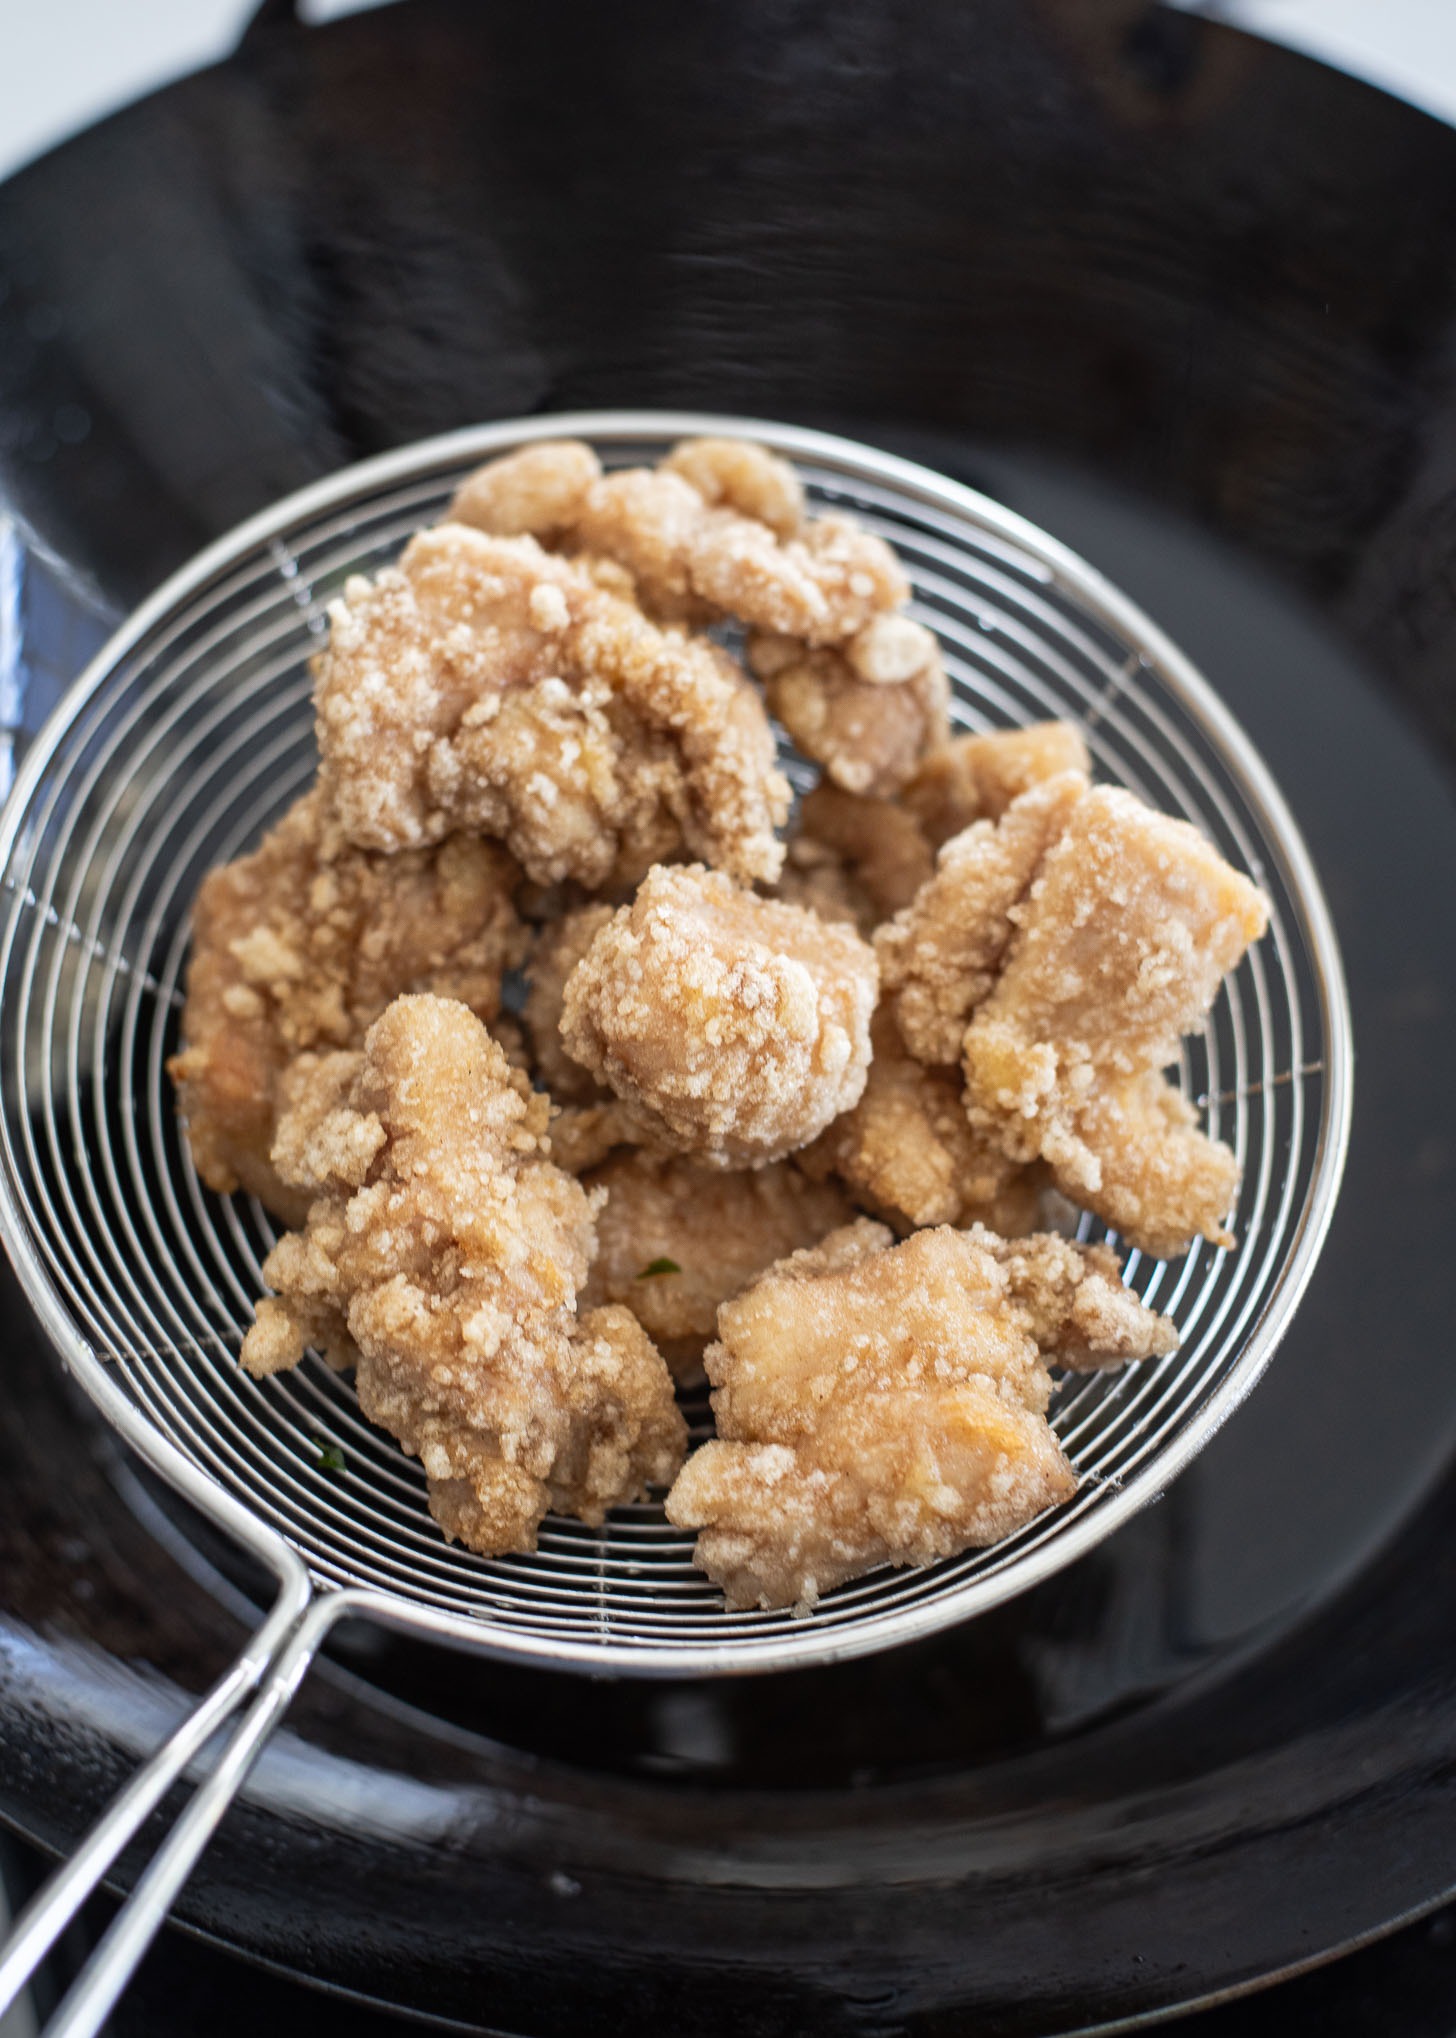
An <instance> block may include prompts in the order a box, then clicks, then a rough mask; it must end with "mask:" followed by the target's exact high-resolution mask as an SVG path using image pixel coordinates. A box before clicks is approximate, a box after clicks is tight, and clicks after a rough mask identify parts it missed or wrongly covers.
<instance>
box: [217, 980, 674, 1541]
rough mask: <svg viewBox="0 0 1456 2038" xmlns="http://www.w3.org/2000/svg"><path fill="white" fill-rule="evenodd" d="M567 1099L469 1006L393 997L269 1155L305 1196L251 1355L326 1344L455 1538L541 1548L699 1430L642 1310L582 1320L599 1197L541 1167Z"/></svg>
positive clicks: (310, 1090) (271, 1364) (633, 1486)
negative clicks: (543, 1089)
mask: <svg viewBox="0 0 1456 2038" xmlns="http://www.w3.org/2000/svg"><path fill="white" fill-rule="evenodd" d="M549 1110H550V1105H549V1102H548V1100H547V1099H546V1097H545V1096H544V1095H541V1094H539V1093H536V1092H533V1091H532V1090H531V1089H530V1086H529V1084H528V1083H527V1081H526V1079H525V1077H524V1076H522V1075H521V1074H520V1073H519V1071H516V1070H513V1069H511V1068H510V1066H509V1065H508V1063H507V1062H506V1059H505V1056H504V1054H503V1053H502V1052H501V1050H500V1048H499V1047H498V1046H497V1045H496V1043H495V1042H494V1041H493V1040H492V1039H491V1037H490V1034H489V1033H488V1032H487V1030H486V1028H485V1027H484V1026H483V1025H482V1024H481V1022H480V1020H478V1019H477V1018H476V1017H475V1015H474V1014H473V1013H472V1012H470V1011H469V1010H467V1008H466V1007H465V1006H463V1005H460V1004H457V1003H454V1002H453V1001H451V1000H448V999H443V998H434V997H429V996H419V997H405V998H398V999H396V1000H395V1002H394V1003H393V1004H392V1005H390V1006H389V1008H388V1010H387V1011H386V1012H385V1013H384V1014H383V1015H382V1017H381V1018H379V1019H377V1020H376V1021H375V1023H374V1025H373V1026H372V1027H371V1028H370V1029H369V1032H368V1033H367V1035H366V1036H365V1041H364V1046H363V1048H362V1049H361V1050H356V1051H350V1052H341V1053H336V1054H330V1055H320V1056H312V1055H307V1056H303V1057H301V1058H300V1059H299V1060H298V1061H297V1062H295V1063H294V1065H293V1068H292V1069H291V1070H290V1072H289V1075H288V1078H287V1081H286V1084H285V1100H284V1110H283V1114H282V1117H281V1119H280V1123H279V1128H278V1138H277V1142H276V1144H275V1147H274V1160H275V1164H276V1166H277V1167H278V1170H279V1172H280V1174H281V1175H282V1176H283V1178H284V1180H285V1181H286V1182H288V1183H289V1184H290V1185H291V1186H292V1187H294V1188H296V1189H298V1190H300V1191H303V1192H305V1193H306V1194H307V1196H308V1198H309V1212H308V1217H307V1221H306V1223H305V1225H304V1226H303V1228H302V1229H301V1230H300V1231H297V1232H289V1233H286V1234H285V1235H284V1237H283V1238H281V1239H280V1240H279V1242H278V1244H277V1245H276V1246H275V1247H274V1249H273V1251H272V1252H271V1253H270V1254H269V1256H268V1259H267V1261H266V1263H265V1265H264V1268H263V1273H264V1277H265V1279H266V1280H267V1281H268V1282H269V1284H270V1285H271V1287H272V1288H273V1289H274V1291H275V1292H274V1294H273V1295H271V1296H268V1297H265V1298H264V1300H263V1301H261V1302H260V1303H259V1304H258V1309H257V1315H256V1319H255V1321H254V1324H253V1327H252V1329H251V1330H250V1331H249V1332H248V1335H247V1338H246V1339H245V1340H244V1344H243V1351H242V1363H243V1365H244V1367H245V1368H246V1370H247V1371H248V1372H250V1373H252V1374H254V1375H255V1376H261V1375H265V1374H269V1373H273V1372H277V1371H278V1370H280V1369H281V1368H285V1367H288V1366H292V1365H294V1364H296V1363H297V1361H298V1360H299V1358H300V1357H301V1356H302V1354H303V1351H304V1348H305V1346H306V1345H310V1344H312V1345H316V1346H318V1347H319V1348H320V1349H321V1350H322V1351H323V1353H324V1355H325V1357H326V1358H327V1359H328V1360H329V1362H330V1363H331V1364H333V1365H335V1366H348V1365H354V1366H356V1368H357V1387H358V1394H359V1405H360V1407H361V1408H362V1410H363V1412H364V1414H365V1415H366V1416H368V1417H369V1419H370V1420H371V1421H373V1422H377V1423H379V1424H380V1425H381V1426H382V1427H384V1428H386V1429H388V1430H390V1431H391V1432H392V1433H393V1434H394V1436H395V1437H396V1438H397V1439H398V1440H399V1442H400V1443H401V1444H402V1445H403V1446H404V1448H405V1449H406V1450H407V1451H408V1452H410V1453H411V1454H412V1455H414V1456H417V1457H419V1459H420V1460H421V1462H422V1464H423V1466H424V1469H425V1472H426V1475H427V1477H428V1479H429V1485H430V1505H431V1509H432V1511H433V1512H434V1514H435V1517H436V1519H437V1520H438V1521H439V1523H440V1525H441V1526H442V1528H443V1529H444V1530H445V1532H446V1534H447V1535H450V1536H455V1537H459V1538H460V1539H461V1540H462V1541H464V1542H466V1543H467V1544H468V1545H469V1546H470V1547H471V1548H472V1549H475V1550H479V1551H481V1552H482V1553H484V1554H487V1555H490V1554H497V1553H500V1552H502V1551H506V1550H528V1549H532V1548H534V1546H535V1538H536V1529H537V1525H538V1523H539V1522H540V1520H541V1517H542V1515H543V1514H544V1513H545V1512H546V1510H547V1509H548V1508H553V1509H555V1510H556V1511H557V1512H560V1513H565V1514H574V1515H577V1516H579V1517H580V1519H582V1520H583V1521H586V1522H591V1523H597V1522H600V1521H601V1519H602V1517H603V1515H604V1513H605V1511H606V1510H607V1508H609V1507H612V1506H615V1505H616V1504H618V1503H619V1502H622V1501H626V1500H630V1499H634V1498H636V1497H637V1496H639V1495H640V1494H641V1493H642V1492H643V1491H644V1489H645V1488H646V1486H647V1485H648V1484H649V1483H650V1482H653V1481H665V1480H668V1479H670V1478H671V1477H672V1476H673V1473H674V1472H675V1471H676V1469H677V1467H678V1465H679V1464H680V1462H681V1460H682V1454H683V1449H684V1445H685V1436H686V1431H685V1427H684V1424H683V1419H682V1416H681V1414H680V1413H679V1411H678V1409H677V1407H676V1404H675V1403H674V1400H673V1394H672V1381H671V1376H670V1375H669V1373H668V1371H667V1368H666V1366H665V1365H664V1363H663V1361H662V1358H661V1356H660V1354H659V1353H658V1352H657V1351H656V1350H655V1349H654V1347H653V1345H652V1342H651V1340H650V1339H649V1338H648V1337H647V1335H646V1333H645V1332H644V1331H643V1330H642V1328H641V1326H640V1324H638V1322H637V1321H636V1319H635V1318H634V1317H633V1316H632V1315H631V1314H630V1312H628V1311H627V1310H625V1309H621V1308H615V1307H611V1308H605V1309H597V1310H592V1311H589V1312H587V1313H586V1314H585V1315H582V1316H578V1314H577V1312H576V1307H575V1304H576V1297H577V1295H578V1293H579V1291H580V1289H581V1286H582V1284H583V1282H584V1281H585V1279H586V1273H587V1268H588V1265H589V1264H590V1261H591V1257H592V1254H593V1251H594V1250H595V1245H596V1235H595V1222H594V1220H595V1215H596V1211H597V1209H598V1208H599V1206H600V1204H601V1202H602V1200H603V1199H602V1197H601V1196H600V1195H593V1194H591V1193H589V1192H588V1191H587V1190H585V1189H583V1188H582V1187H581V1185H580V1184H579V1183H578V1182H576V1181H573V1180H572V1179H571V1178H570V1176H568V1175H566V1174H564V1173H563V1172H562V1171H561V1169H560V1168H558V1167H556V1166H555V1165H553V1163H552V1162H551V1161H549V1160H548V1159H546V1158H545V1148H546V1137H545V1134H546V1121H547V1117H548V1113H549Z"/></svg>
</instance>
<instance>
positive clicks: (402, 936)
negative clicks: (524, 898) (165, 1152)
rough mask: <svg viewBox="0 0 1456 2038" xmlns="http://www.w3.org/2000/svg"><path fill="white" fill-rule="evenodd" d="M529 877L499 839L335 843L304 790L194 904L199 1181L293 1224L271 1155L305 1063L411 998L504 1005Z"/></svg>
mask: <svg viewBox="0 0 1456 2038" xmlns="http://www.w3.org/2000/svg"><path fill="white" fill-rule="evenodd" d="M517 875H518V873H517V871H516V869H515V866H514V865H513V864H512V862H511V860H510V858H509V857H508V856H507V855H506V854H505V852H504V851H503V850H501V849H498V848H497V847H496V846H495V845H494V844H493V843H488V842H480V841H476V840H472V839H471V838H470V837H468V836H463V835H452V836H449V837H448V838H447V839H446V840H445V841H443V842H441V843H440V844H438V845H437V846H435V847H432V848H429V849H417V850H410V851H406V852H405V853H404V854H402V855H399V856H380V855H374V854H370V853H369V852H367V851H362V850H357V849H349V848H347V847H345V845H344V844H343V843H342V842H341V841H340V840H338V839H337V834H336V831H334V830H333V829H332V828H331V826H330V824H329V822H328V819H327V816H326V814H325V813H324V810H323V808H322V806H321V803H320V801H319V799H318V797H317V795H316V794H314V793H312V792H310V793H307V794H305V795H304V797H303V798H302V799H301V800H299V801H298V802H297V803H296V804H295V805H294V806H292V807H291V808H290V809H289V810H288V812H287V813H286V814H285V815H284V817H283V819H282V820H281V821H280V822H279V823H278V824H277V826H276V827H275V828H273V829H271V830H270V832H269V833H268V834H267V835H266V836H265V837H264V838H263V841H262V843H261V844H260V845H259V847H258V848H257V849H255V850H254V851H253V852H252V853H251V854H250V855H248V856H243V857H240V858H239V859H238V860H237V861H236V862H235V863H230V864H227V865H225V866H223V867H222V868H220V869H217V870H212V871H209V872H208V874H207V876H206V877H205V878H204V879H203V881H202V885H201V888H200V889H199V891H198V894H197V900H196V903H195V905H194V907H193V916H192V954H191V959H190V961H189V963H188V968H187V1003H186V1006H185V1008H184V1010H183V1014H182V1038H183V1041H184V1043H185V1045H184V1047H183V1049H182V1052H181V1053H180V1054H177V1055H174V1056H173V1058H172V1060H171V1061H170V1062H169V1063H168V1073H169V1074H170V1075H171V1077H172V1079H173V1081H174V1082H175V1083H176V1084H177V1086H178V1091H179V1098H178V1104H179V1109H180V1110H181V1113H182V1116H183V1118H184V1119H185V1121H186V1124H187V1135H188V1140H189V1142H190V1144H191V1148H192V1157H193V1160H194V1161H195V1163H196V1166H197V1172H198V1173H199V1174H200V1175H201V1177H202V1179H203V1181H204V1182H206V1183H207V1185H208V1187H209V1188H210V1189H215V1190H217V1191H218V1192H219V1193H220V1194H224V1195H225V1194H227V1193H228V1192H230V1191H231V1190H234V1189H238V1188H242V1189H245V1190H246V1191H247V1192H248V1193H249V1194H250V1195H254V1196H256V1197H257V1198H258V1199H259V1201H260V1202H262V1203H263V1204H265V1205H266V1206H267V1208H268V1209H270V1210H272V1211H274V1212H275V1213H276V1214H277V1215H278V1216H280V1217H282V1218H284V1219H285V1221H287V1222H290V1223H293V1222H298V1221H300V1220H301V1219H302V1217H303V1214H304V1210H305V1209H306V1207H307V1206H306V1203H305V1202H301V1201H300V1196H299V1192H298V1191H297V1190H296V1189H290V1188H288V1187H287V1186H286V1185H285V1184H284V1183H283V1181H281V1180H280V1178H279V1176H278V1173H277V1170H276V1169H275V1168H274V1166H273V1164H272V1161H271V1160H270V1158H269V1154H270V1150H271V1148H272V1145H273V1136H274V1131H275V1129H276V1124H277V1116H278V1086H279V1082H280V1080H281V1078H282V1075H283V1072H284V1070H285V1069H286V1068H287V1066H288V1064H289V1063H290V1062H291V1061H292V1060H293V1058H294V1056H295V1055H298V1054H301V1053H303V1052H305V1051H306V1050H311V1049H323V1048H336V1047H357V1046H358V1045H359V1044H360V1042H362V1040H363V1038H364V1034H365V1031H366V1029H367V1028H368V1027H369V1026H370V1025H371V1024H372V1022H373V1021H374V1020H375V1019H377V1018H378V1017H379V1015H380V1013H381V1012H382V1011H383V1010H384V1008H385V1006H386V1005H387V1004H388V1003H389V1002H390V1000H391V999H392V998H394V997H397V996H398V994H399V993H400V992H401V991H407V990H422V991H423V990H427V991H437V992H438V993H439V994H440V995H441V996H442V997H450V998H458V999H460V1000H461V1002H462V1003H464V1004H466V1005H469V1007H470V1008H471V1010H472V1011H473V1012H475V1013H477V1014H478V1015H479V1017H480V1018H482V1019H486V1020H491V1019H494V1018H495V1016H496V1014H497V1012H498V1011H499V1009H500V992H501V976H502V973H503V972H504V971H505V970H506V969H508V968H509V967H510V966H511V965H512V964H513V963H515V962H517V961H519V959H520V956H521V954H522V952H523V949H524V945H525V935H524V930H523V928H522V927H521V924H520V922H519V921H518V920H517V918H516V915H515V912H514V911H513V909H512V906H511V888H512V884H513V883H514V881H515V878H516V877H517Z"/></svg>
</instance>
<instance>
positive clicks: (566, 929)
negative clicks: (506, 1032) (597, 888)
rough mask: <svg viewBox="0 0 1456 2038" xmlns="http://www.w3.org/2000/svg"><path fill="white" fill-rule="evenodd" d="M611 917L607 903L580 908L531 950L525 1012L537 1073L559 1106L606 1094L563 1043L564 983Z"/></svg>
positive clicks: (547, 929)
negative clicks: (562, 1006) (562, 1010)
mask: <svg viewBox="0 0 1456 2038" xmlns="http://www.w3.org/2000/svg"><path fill="white" fill-rule="evenodd" d="M611 917H612V908H611V907H610V906H608V905H593V906H579V907H578V908H577V909H576V910H575V912H571V913H567V914H566V915H565V917H564V918H562V919H560V920H558V921H556V923H555V924H554V925H550V924H548V925H547V926H546V927H544V928H543V929H542V931H541V933H540V934H539V935H538V937H537V939H536V944H535V946H534V947H533V948H532V950H531V958H530V963H529V965H528V969H527V975H528V978H529V988H528V990H527V992H526V1005H525V1010H524V1011H523V1013H522V1014H521V1016H522V1018H523V1019H524V1021H525V1024H526V1032H527V1034H528V1035H529V1037H530V1041H531V1049H532V1055H533V1059H534V1061H535V1066H536V1074H537V1076H538V1077H539V1078H540V1080H541V1082H542V1083H543V1084H544V1085H545V1087H546V1088H547V1089H548V1090H549V1091H550V1093H551V1096H552V1099H553V1101H554V1102H555V1103H557V1104H591V1103H596V1102H600V1101H601V1100H602V1099H603V1098H605V1097H606V1095H607V1094H608V1092H606V1091H604V1090H603V1088H602V1085H601V1084H600V1083H599V1082H598V1081H597V1080H596V1078H595V1077H594V1076H593V1075H591V1074H589V1073H588V1071H587V1070H586V1069H584V1068H583V1067H582V1066H581V1064H580V1062H578V1061H574V1060H573V1059H572V1057H571V1056H570V1055H569V1054H568V1053H567V1052H566V1049H565V1047H564V1046H563V1045H562V1041H561V1004H562V999H563V997H564V996H565V993H566V979H567V978H568V977H569V976H570V975H571V972H572V971H573V970H574V969H575V968H576V965H577V964H578V963H579V962H580V961H581V959H582V957H583V956H584V955H585V954H586V952H587V950H588V949H589V948H590V947H591V945H592V942H593V941H594V940H595V939H596V937H597V935H598V934H600V933H601V931H602V929H603V927H605V926H606V924H607V922H608V921H609V920H610V919H611Z"/></svg>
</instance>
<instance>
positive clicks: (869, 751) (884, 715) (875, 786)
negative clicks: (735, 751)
mask: <svg viewBox="0 0 1456 2038" xmlns="http://www.w3.org/2000/svg"><path fill="white" fill-rule="evenodd" d="M891 626H895V627H897V628H898V629H899V630H900V631H903V632H905V633H906V637H907V640H908V642H909V644H910V646H911V653H910V654H909V655H914V656H916V657H918V659H919V663H917V664H913V665H910V666H909V668H908V670H906V671H905V673H904V676H903V677H902V678H899V679H895V680H885V679H868V678H866V677H865V676H864V673H863V671H862V670H861V669H860V668H861V665H863V664H864V663H866V662H871V663H873V662H874V661H873V658H872V657H871V658H869V659H868V660H866V659H861V660H860V663H859V664H857V663H856V659H857V658H858V656H859V653H860V650H861V646H862V645H863V646H864V647H865V649H866V650H867V651H868V652H871V653H872V652H873V651H875V650H876V649H878V646H879V640H880V639H881V638H882V637H883V636H884V635H886V634H887V633H888V631H889V629H890V628H891ZM911 632H913V633H914V636H913V638H911V637H909V633H911ZM748 662H749V666H750V668H751V670H752V671H753V672H754V673H756V674H757V676H758V677H759V678H760V679H761V680H762V681H763V687H764V693H765V695H766V697H767V700H768V704H769V706H770V708H771V709H772V710H773V712H774V714H776V715H777V716H778V718H779V720H780V721H781V722H782V723H783V725H784V727H785V728H786V729H787V730H788V732H789V734H790V736H791V737H792V738H793V740H794V743H795V745H796V746H797V748H798V749H800V750H801V751H802V752H803V753H804V755H805V756H806V757H811V758H813V759H814V761H815V763H817V764H822V765H823V767H824V770H825V772H826V774H827V776H828V777H829V778H830V780H831V781H832V782H833V783H834V784H835V785H838V786H842V787H843V788H844V790H845V791H846V792H851V793H865V794H874V795H880V794H885V793H891V792H893V791H894V790H895V788H896V787H897V786H901V785H903V784H904V783H905V781H906V779H907V778H909V777H910V775H911V773H912V772H913V771H914V769H915V767H916V765H917V763H918V762H919V760H920V759H921V758H923V757H924V756H925V755H926V753H927V752H932V751H934V750H935V749H936V748H937V747H938V746H939V745H940V744H942V743H944V741H945V738H946V733H947V729H948V726H949V724H948V721H947V711H948V708H949V702H950V689H949V686H948V684H947V681H946V677H945V670H944V667H943V666H942V665H941V662H940V653H939V650H938V649H937V646H936V642H935V639H934V637H932V636H931V634H930V632H929V631H928V630H925V629H922V628H921V626H920V625H919V624H918V623H912V622H910V621H909V620H908V619H907V618H906V617H903V616H882V617H880V618H878V619H877V626H876V627H875V628H874V629H872V630H868V631H865V632H863V633H862V635H861V637H859V638H855V639H853V640H852V641H851V642H850V644H849V645H848V646H847V647H846V648H845V649H842V650H841V649H834V648H826V647H815V646H812V645H804V644H799V643H796V642H795V641H793V640H792V639H789V638H785V637H761V636H760V637H750V639H749V642H748Z"/></svg>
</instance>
